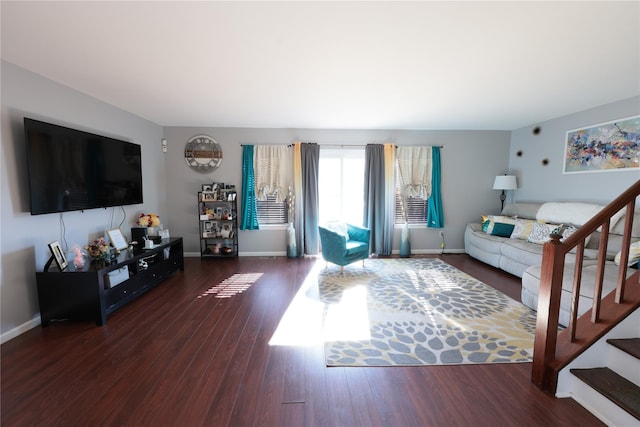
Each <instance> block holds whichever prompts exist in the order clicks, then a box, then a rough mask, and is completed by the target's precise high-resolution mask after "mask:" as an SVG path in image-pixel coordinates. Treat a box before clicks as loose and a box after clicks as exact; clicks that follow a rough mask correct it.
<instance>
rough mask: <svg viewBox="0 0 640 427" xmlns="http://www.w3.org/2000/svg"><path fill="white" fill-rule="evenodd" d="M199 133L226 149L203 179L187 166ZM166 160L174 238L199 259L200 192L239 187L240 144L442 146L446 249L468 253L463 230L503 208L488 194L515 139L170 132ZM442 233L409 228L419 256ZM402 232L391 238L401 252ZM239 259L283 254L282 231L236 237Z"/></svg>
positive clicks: (435, 248) (434, 247)
mask: <svg viewBox="0 0 640 427" xmlns="http://www.w3.org/2000/svg"><path fill="white" fill-rule="evenodd" d="M199 134H205V135H209V136H211V137H212V138H213V139H215V140H216V141H217V142H218V143H219V144H220V145H221V146H222V149H223V153H224V154H223V156H224V157H223V161H222V165H221V166H220V167H219V168H218V169H216V170H215V171H214V172H212V173H209V174H201V173H198V172H195V171H193V170H191V169H190V168H189V167H187V164H186V162H185V160H184V146H185V144H186V143H187V141H188V140H189V139H190V138H191V137H193V136H195V135H199ZM164 136H165V138H166V139H167V143H168V146H169V153H167V157H166V162H167V163H166V166H167V191H168V193H169V199H170V201H171V203H169V215H170V217H171V218H180V220H178V221H173V223H172V225H171V230H170V231H171V234H172V235H180V236H183V237H184V238H185V251H186V252H189V253H190V254H195V253H199V246H198V245H199V237H198V218H197V204H196V203H197V200H196V199H197V195H196V193H197V191H198V190H199V189H200V188H201V185H202V184H210V183H212V182H224V183H232V184H235V185H236V187H237V188H240V186H241V183H242V171H241V164H242V147H241V144H289V143H292V142H295V141H311V142H316V143H318V144H320V146H321V147H322V145H365V144H369V143H385V142H392V143H395V144H397V145H441V146H443V148H442V156H441V157H442V194H443V205H444V215H445V227H444V232H445V238H446V244H447V250H460V251H461V250H462V249H463V247H464V246H463V233H464V224H466V223H467V222H469V221H472V220H476V219H477V218H478V215H479V214H480V213H485V212H490V213H496V212H497V211H498V210H499V209H500V201H499V199H498V197H499V194H498V193H497V192H496V191H493V190H492V189H491V186H492V184H493V178H494V177H495V175H496V174H501V173H503V172H504V171H505V170H506V165H507V162H508V156H509V138H510V132H501V131H406V130H318V129H315V130H314V129H246V128H192V127H165V128H164ZM438 232H439V230H435V229H426V228H424V227H420V228H413V229H411V249H412V251H413V252H414V253H420V252H422V253H425V252H439V251H440V237H439V235H438ZM399 235H400V230H399V229H398V230H396V233H395V235H394V250H398V249H399V239H400V236H399ZM239 246H240V255H258V254H272V255H284V254H285V247H286V242H285V230H284V227H280V228H276V229H273V228H269V229H265V230H251V231H248V230H245V231H240V233H239Z"/></svg>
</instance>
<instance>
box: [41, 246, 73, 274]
mask: <svg viewBox="0 0 640 427" xmlns="http://www.w3.org/2000/svg"><path fill="white" fill-rule="evenodd" d="M49 250H50V251H51V258H49V261H48V262H47V265H46V266H45V267H44V270H45V271H47V270H48V269H49V266H50V265H51V261H52V260H55V261H56V265H57V266H58V269H60V271H62V270H64V269H65V268H67V267H68V266H69V263H68V262H67V258H66V257H65V256H64V253H63V252H62V249H60V243H58V241H57V240H56V241H55V242H51V243H49Z"/></svg>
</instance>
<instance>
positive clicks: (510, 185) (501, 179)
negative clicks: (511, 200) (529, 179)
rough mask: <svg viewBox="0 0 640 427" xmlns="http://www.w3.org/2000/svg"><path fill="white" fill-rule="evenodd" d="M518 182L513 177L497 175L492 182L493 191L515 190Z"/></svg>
mask: <svg viewBox="0 0 640 427" xmlns="http://www.w3.org/2000/svg"><path fill="white" fill-rule="evenodd" d="M517 188H518V182H517V181H516V177H515V175H498V176H496V179H495V180H494V181H493V189H494V190H516V189H517Z"/></svg>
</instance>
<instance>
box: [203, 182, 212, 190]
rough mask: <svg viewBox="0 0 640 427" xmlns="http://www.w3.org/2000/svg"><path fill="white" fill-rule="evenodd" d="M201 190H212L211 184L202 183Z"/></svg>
mask: <svg viewBox="0 0 640 427" xmlns="http://www.w3.org/2000/svg"><path fill="white" fill-rule="evenodd" d="M202 191H213V186H212V185H211V184H202Z"/></svg>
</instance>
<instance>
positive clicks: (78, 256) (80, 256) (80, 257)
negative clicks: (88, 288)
mask: <svg viewBox="0 0 640 427" xmlns="http://www.w3.org/2000/svg"><path fill="white" fill-rule="evenodd" d="M73 253H74V257H73V266H74V267H75V268H76V269H79V268H82V267H84V261H85V260H84V257H85V254H84V253H83V252H82V249H80V247H79V246H78V245H75V246H74V247H73Z"/></svg>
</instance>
